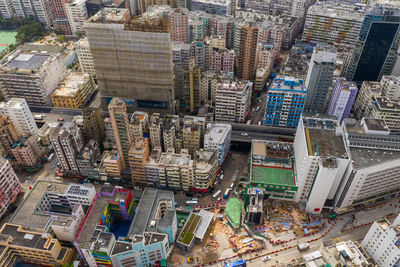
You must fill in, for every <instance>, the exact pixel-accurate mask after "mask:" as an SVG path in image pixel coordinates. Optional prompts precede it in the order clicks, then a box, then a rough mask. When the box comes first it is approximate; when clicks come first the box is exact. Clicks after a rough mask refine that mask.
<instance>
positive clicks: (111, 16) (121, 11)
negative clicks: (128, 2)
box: [87, 7, 130, 24]
mask: <svg viewBox="0 0 400 267" xmlns="http://www.w3.org/2000/svg"><path fill="white" fill-rule="evenodd" d="M104 13H105V21H106V23H117V24H124V23H126V22H128V20H129V18H130V15H129V10H128V9H127V8H111V7H106V8H104ZM87 22H88V23H103V21H102V17H101V11H99V12H97V13H96V14H95V15H94V16H92V17H90V18H89V19H88V20H87Z"/></svg>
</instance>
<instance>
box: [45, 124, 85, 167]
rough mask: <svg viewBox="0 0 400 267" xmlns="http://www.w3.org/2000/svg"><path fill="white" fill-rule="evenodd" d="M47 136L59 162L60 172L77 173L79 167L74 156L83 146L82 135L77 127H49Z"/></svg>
mask: <svg viewBox="0 0 400 267" xmlns="http://www.w3.org/2000/svg"><path fill="white" fill-rule="evenodd" d="M49 137H50V142H51V144H52V146H53V148H54V152H55V154H56V156H57V158H58V161H59V162H60V169H61V170H62V173H64V172H65V173H68V174H69V173H73V174H78V173H79V169H78V165H77V164H76V160H75V158H76V153H79V152H80V151H81V150H82V148H83V136H82V133H81V131H80V129H79V128H78V127H71V128H69V129H67V128H63V127H61V126H58V127H55V128H51V129H50V131H49Z"/></svg>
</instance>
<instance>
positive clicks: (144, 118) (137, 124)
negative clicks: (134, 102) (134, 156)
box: [129, 111, 149, 141]
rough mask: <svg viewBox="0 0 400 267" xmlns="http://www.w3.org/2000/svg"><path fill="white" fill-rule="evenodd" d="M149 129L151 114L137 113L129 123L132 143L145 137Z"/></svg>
mask: <svg viewBox="0 0 400 267" xmlns="http://www.w3.org/2000/svg"><path fill="white" fill-rule="evenodd" d="M148 129H149V114H147V112H142V111H135V112H134V113H133V114H132V117H131V120H130V122H129V131H130V132H131V137H132V141H135V140H137V139H139V138H142V137H144V134H145V133H147V132H148Z"/></svg>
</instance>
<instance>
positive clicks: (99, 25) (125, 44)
mask: <svg viewBox="0 0 400 267" xmlns="http://www.w3.org/2000/svg"><path fill="white" fill-rule="evenodd" d="M142 19H143V20H140V19H139V20H134V21H133V20H130V15H129V10H128V9H123V8H122V9H121V8H105V9H104V16H102V12H98V13H97V14H96V15H94V16H93V17H91V18H89V19H88V20H87V21H86V22H85V32H86V35H87V36H88V40H89V45H90V51H91V54H92V58H93V63H94V67H95V71H96V77H97V82H98V85H99V90H100V93H101V96H102V104H103V106H105V105H106V103H107V101H109V100H110V99H111V98H112V97H119V98H121V99H124V100H126V101H127V103H128V109H129V110H131V109H142V110H143V109H145V110H158V111H160V112H164V113H174V110H175V103H174V90H173V83H174V80H173V79H174V73H173V63H172V46H171V39H170V33H169V28H168V22H167V20H166V19H164V18H161V17H160V18H159V19H155V20H152V21H151V22H149V21H147V20H146V18H142ZM110 34H112V36H114V37H113V38H109V36H110ZM121 51H123V52H121Z"/></svg>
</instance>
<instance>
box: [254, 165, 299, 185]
mask: <svg viewBox="0 0 400 267" xmlns="http://www.w3.org/2000/svg"><path fill="white" fill-rule="evenodd" d="M252 168H253V170H252V178H251V181H252V182H255V183H263V184H269V185H284V186H296V183H295V179H294V173H293V170H292V169H284V168H278V167H272V166H266V167H256V166H253V167H252Z"/></svg>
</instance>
